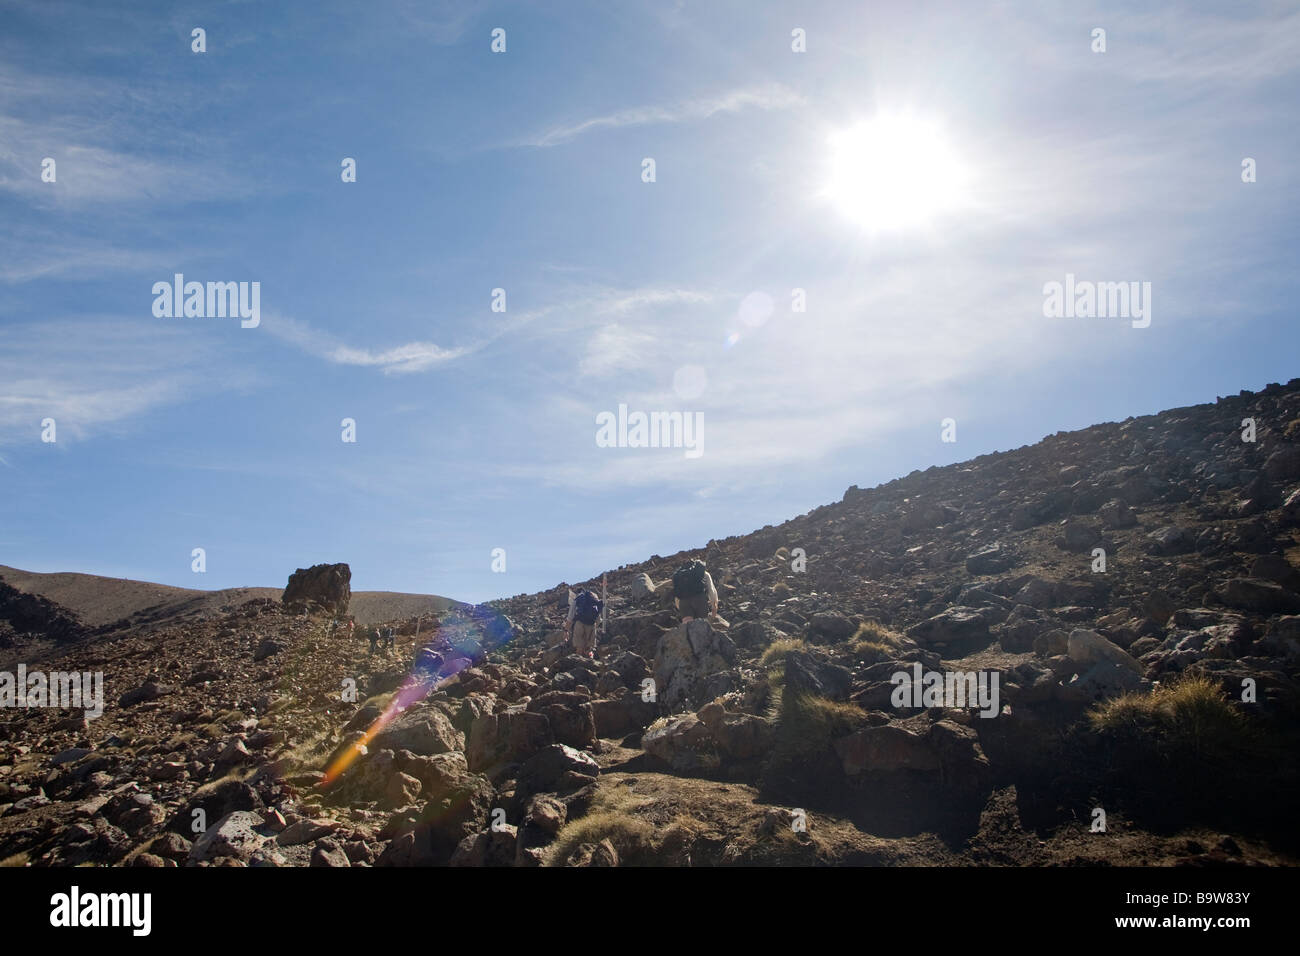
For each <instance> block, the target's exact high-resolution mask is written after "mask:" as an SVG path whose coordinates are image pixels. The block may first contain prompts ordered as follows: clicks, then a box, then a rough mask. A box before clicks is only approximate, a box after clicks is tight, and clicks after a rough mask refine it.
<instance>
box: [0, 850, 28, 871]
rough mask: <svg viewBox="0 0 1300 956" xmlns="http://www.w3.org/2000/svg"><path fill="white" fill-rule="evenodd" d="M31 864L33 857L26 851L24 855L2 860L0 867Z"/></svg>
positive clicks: (15, 855) (18, 854) (19, 854)
mask: <svg viewBox="0 0 1300 956" xmlns="http://www.w3.org/2000/svg"><path fill="white" fill-rule="evenodd" d="M30 862H31V857H30V856H28V855H27V851H26V850H24V851H23V852H22V853H15V854H14V855H13V856H7V857H5V858H4V859H3V860H0V867H5V866H26V865H27V864H28V863H30Z"/></svg>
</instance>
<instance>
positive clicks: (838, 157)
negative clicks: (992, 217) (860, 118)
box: [823, 114, 968, 232]
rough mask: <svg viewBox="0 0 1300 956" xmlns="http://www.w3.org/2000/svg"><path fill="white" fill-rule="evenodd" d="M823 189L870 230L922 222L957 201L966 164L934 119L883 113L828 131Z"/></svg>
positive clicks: (962, 192)
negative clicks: (828, 153) (828, 166)
mask: <svg viewBox="0 0 1300 956" xmlns="http://www.w3.org/2000/svg"><path fill="white" fill-rule="evenodd" d="M830 146H831V169H830V180H829V182H828V183H827V185H826V188H825V189H824V190H823V195H824V196H825V197H826V198H827V199H828V200H830V201H831V202H832V203H833V204H834V205H835V206H836V207H837V208H838V209H839V211H840V212H841V213H843V214H844V215H845V216H847V217H848V218H849V219H851V220H853V221H854V222H856V223H858V224H859V225H860V226H863V227H864V228H867V229H870V230H872V231H881V232H884V231H893V230H901V229H909V228H914V227H918V226H924V225H926V224H928V223H930V222H931V221H932V220H933V219H934V218H935V217H936V216H937V215H939V214H940V213H943V212H946V211H950V210H952V209H954V208H955V207H956V206H957V205H959V204H960V202H961V200H962V198H963V197H964V195H965V192H966V186H967V181H968V175H967V171H966V168H965V166H964V165H963V164H962V162H961V160H960V159H958V157H957V155H956V154H955V153H954V152H953V150H952V147H951V146H949V144H948V143H947V141H946V140H945V139H944V137H943V135H942V133H941V131H940V130H939V128H938V126H936V125H935V124H934V123H931V122H927V121H925V120H921V119H918V118H916V117H913V116H910V115H903V114H882V115H879V116H876V117H874V118H872V119H870V120H866V121H865V122H862V123H858V124H857V125H855V126H851V127H849V128H848V129H843V130H840V131H839V132H836V133H834V134H832V135H831V137H830Z"/></svg>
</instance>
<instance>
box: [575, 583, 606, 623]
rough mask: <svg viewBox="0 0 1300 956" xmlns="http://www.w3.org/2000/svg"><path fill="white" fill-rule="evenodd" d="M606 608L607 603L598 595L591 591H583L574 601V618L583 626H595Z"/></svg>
mask: <svg viewBox="0 0 1300 956" xmlns="http://www.w3.org/2000/svg"><path fill="white" fill-rule="evenodd" d="M604 606H605V602H603V601H602V600H601V599H600V598H598V597H596V595H594V594H592V593H591V592H590V591H583V592H582V593H581V594H579V595H578V597H577V599H576V600H575V601H574V604H573V616H574V618H576V619H577V620H579V621H581V622H582V623H583V624H595V623H596V620H597V619H598V618H599V617H600V611H601V608H603V607H604Z"/></svg>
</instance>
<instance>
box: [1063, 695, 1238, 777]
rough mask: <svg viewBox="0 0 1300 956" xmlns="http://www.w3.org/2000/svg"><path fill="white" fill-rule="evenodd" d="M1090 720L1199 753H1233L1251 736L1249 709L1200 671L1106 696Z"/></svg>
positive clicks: (1169, 748)
mask: <svg viewBox="0 0 1300 956" xmlns="http://www.w3.org/2000/svg"><path fill="white" fill-rule="evenodd" d="M1088 723H1089V725H1090V726H1091V727H1092V729H1093V730H1094V731H1096V732H1098V733H1100V734H1105V735H1110V736H1114V737H1120V738H1128V739H1129V740H1130V741H1140V740H1143V739H1145V740H1147V741H1149V743H1150V745H1151V746H1152V747H1153V748H1156V749H1160V750H1162V751H1165V752H1167V753H1168V752H1172V753H1173V754H1175V755H1186V756H1189V757H1193V758H1196V759H1200V758H1211V759H1213V758H1220V759H1222V758H1230V757H1231V756H1232V755H1233V754H1234V753H1236V752H1237V751H1238V750H1239V748H1240V747H1241V746H1242V745H1243V743H1246V742H1247V741H1248V739H1249V738H1250V737H1251V736H1252V733H1251V727H1250V725H1249V722H1248V721H1247V719H1246V716H1245V714H1243V713H1242V712H1241V711H1240V710H1238V709H1237V708H1236V707H1235V706H1234V705H1233V704H1232V703H1230V702H1229V701H1228V700H1227V699H1225V698H1224V696H1223V693H1222V692H1221V691H1220V689H1219V687H1218V685H1217V684H1215V683H1214V682H1213V681H1211V680H1209V679H1208V678H1206V677H1204V676H1202V675H1199V674H1189V675H1186V676H1183V677H1180V678H1178V679H1176V680H1173V681H1171V682H1169V683H1167V684H1161V685H1160V686H1159V687H1157V688H1156V689H1155V690H1154V691H1153V692H1152V693H1150V694H1141V693H1129V694H1124V695H1122V696H1120V697H1115V698H1112V699H1111V700H1107V701H1103V702H1102V703H1100V704H1097V705H1096V706H1094V707H1093V708H1092V710H1090V711H1089V713H1088Z"/></svg>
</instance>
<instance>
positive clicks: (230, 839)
mask: <svg viewBox="0 0 1300 956" xmlns="http://www.w3.org/2000/svg"><path fill="white" fill-rule="evenodd" d="M262 823H263V820H262V817H261V816H260V815H259V814H256V813H253V812H251V811H249V810H236V811H235V812H234V813H230V814H227V815H226V816H224V817H222V818H221V819H220V820H218V821H217V822H216V823H214V824H213V825H212V826H210V827H208V828H207V829H206V830H204V831H203V833H202V835H201V836H200V837H199V838H198V839H197V840H195V841H194V845H193V846H191V847H190V852H189V860H190V861H191V862H194V863H199V862H205V861H207V862H210V861H212V860H215V859H216V858H217V857H231V858H233V859H236V860H241V861H247V860H248V858H249V857H251V856H252V855H253V853H254V852H256V851H257V850H259V849H261V847H262V845H263V844H264V843H266V841H267V838H266V837H265V836H263V835H262V834H261V833H259V832H258V828H259V827H261V826H262Z"/></svg>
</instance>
